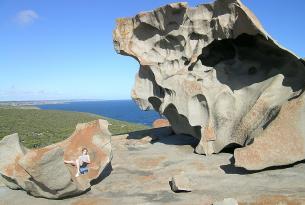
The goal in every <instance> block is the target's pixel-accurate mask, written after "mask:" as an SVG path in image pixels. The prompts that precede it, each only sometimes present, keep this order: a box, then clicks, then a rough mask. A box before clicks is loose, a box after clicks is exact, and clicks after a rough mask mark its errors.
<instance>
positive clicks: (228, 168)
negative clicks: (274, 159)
mask: <svg viewBox="0 0 305 205" xmlns="http://www.w3.org/2000/svg"><path fill="white" fill-rule="evenodd" d="M303 163H305V160H302V161H298V162H295V163H293V164H290V165H282V166H273V167H268V168H265V169H262V170H254V171H253V170H251V171H250V170H247V169H245V168H243V167H236V166H235V165H234V164H235V159H234V157H232V158H231V159H230V164H227V165H220V168H221V169H222V170H223V171H224V172H225V173H226V174H239V175H247V174H255V173H260V172H264V171H271V170H278V169H279V170H280V169H287V168H292V167H294V166H296V165H298V164H303Z"/></svg>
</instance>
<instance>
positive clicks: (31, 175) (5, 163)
mask: <svg viewBox="0 0 305 205" xmlns="http://www.w3.org/2000/svg"><path fill="white" fill-rule="evenodd" d="M84 147H86V148H87V149H88V151H89V155H90V158H91V162H92V163H91V164H89V165H88V166H89V172H88V173H87V174H85V175H81V176H79V177H77V178H75V177H74V176H75V174H76V168H75V167H72V166H69V165H66V164H64V159H65V160H75V159H77V158H78V156H79V155H80V154H81V150H82V148H84ZM0 156H1V160H0V174H1V175H0V176H1V178H2V180H3V182H4V183H5V185H6V186H8V187H9V188H11V189H23V190H25V191H26V192H28V193H29V194H31V195H33V196H36V197H45V198H54V199H55V198H63V197H68V196H73V195H79V194H81V193H83V192H85V191H87V190H88V189H89V188H90V186H91V183H92V182H94V181H96V180H99V178H100V177H102V175H101V174H102V172H103V170H105V169H106V168H107V166H108V165H110V161H111V158H112V151H111V143H110V132H109V131H108V122H107V121H105V120H96V121H93V122H90V123H84V124H78V125H77V126H76V130H75V131H74V133H73V134H72V135H71V136H70V137H69V138H68V139H66V140H64V141H62V142H60V143H57V144H53V145H50V146H47V147H44V148H39V149H33V150H29V149H27V148H25V147H24V146H23V145H22V144H20V142H19V137H18V134H13V135H9V136H6V137H4V138H3V139H2V140H1V141H0Z"/></svg>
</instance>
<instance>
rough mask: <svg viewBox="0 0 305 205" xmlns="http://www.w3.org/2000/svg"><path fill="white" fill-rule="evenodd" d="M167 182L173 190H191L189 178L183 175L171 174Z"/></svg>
mask: <svg viewBox="0 0 305 205" xmlns="http://www.w3.org/2000/svg"><path fill="white" fill-rule="evenodd" d="M169 184H170V186H171V189H172V191H173V192H190V191H192V189H191V183H190V180H189V179H188V178H187V177H186V176H185V175H176V176H173V177H172V178H171V180H170V181H169Z"/></svg>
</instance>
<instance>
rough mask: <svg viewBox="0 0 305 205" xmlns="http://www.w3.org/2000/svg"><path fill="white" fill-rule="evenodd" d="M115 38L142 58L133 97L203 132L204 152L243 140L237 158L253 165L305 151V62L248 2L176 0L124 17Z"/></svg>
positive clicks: (200, 148)
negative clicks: (275, 37)
mask: <svg viewBox="0 0 305 205" xmlns="http://www.w3.org/2000/svg"><path fill="white" fill-rule="evenodd" d="M113 39H114V45H115V49H116V51H117V52H118V53H120V54H122V55H128V56H132V57H133V58H135V59H136V60H137V61H138V62H139V64H140V69H139V72H138V74H137V76H136V82H135V85H134V88H133V90H132V98H133V99H134V100H135V102H136V103H137V104H138V105H139V107H140V108H141V109H143V110H148V109H155V110H156V111H158V112H159V113H160V114H162V115H164V116H165V117H166V118H167V119H168V120H169V122H170V124H171V125H172V128H173V130H174V131H175V132H176V133H183V134H188V135H192V136H194V137H196V138H198V139H199V140H200V142H199V144H198V145H197V147H196V149H195V151H196V152H197V153H199V154H212V153H218V152H220V151H221V150H222V149H224V148H226V147H230V146H240V147H242V148H239V149H236V150H235V154H236V156H237V157H236V158H235V160H236V165H238V166H242V167H245V168H247V169H253V170H255V169H263V168H265V167H269V166H275V165H284V164H290V163H293V162H295V161H299V160H302V159H304V158H305V142H304V139H305V133H304V130H303V128H302V126H301V123H302V122H303V123H304V119H303V118H304V117H303V115H304V103H303V101H304V97H303V95H302V91H303V89H304V85H305V62H304V60H302V59H300V58H299V57H297V56H296V55H294V54H293V53H292V52H290V51H289V50H287V49H285V48H283V47H282V46H280V45H279V44H278V43H277V42H275V41H274V40H273V39H272V38H271V37H270V36H269V35H268V33H267V32H266V31H265V30H264V29H263V27H262V25H261V24H260V22H259V21H258V20H257V18H256V17H255V16H254V15H253V13H252V12H251V11H250V10H249V9H248V8H247V7H245V6H244V5H243V4H242V3H241V1H239V0H217V1H215V2H214V3H212V4H202V5H198V6H197V7H195V8H190V7H188V6H187V4H186V3H174V4H170V5H166V6H163V7H160V8H157V9H156V10H154V11H150V12H143V13H140V14H138V15H136V16H134V17H132V18H122V19H118V20H117V27H116V29H115V30H114V33H113ZM296 101H297V102H296ZM295 104H297V105H298V106H297V105H295ZM283 107H284V108H285V110H286V111H285V110H281V109H282V108H283ZM287 109H288V110H287ZM289 109H292V110H291V111H292V112H290V111H289ZM288 114H290V115H293V116H291V118H287V120H288V119H294V120H297V121H294V122H290V123H291V124H293V129H292V128H291V127H289V126H287V125H285V119H286V115H288ZM279 117H281V120H280V119H277V118H279ZM276 128H281V129H276ZM288 129H289V130H288ZM271 130H272V131H271ZM284 130H285V131H284ZM279 145H280V146H279ZM283 149H284V150H283ZM261 150H263V152H261V153H260V154H258V152H260V151H261ZM275 153H276V154H275ZM281 153H282V154H281ZM282 155H285V157H283V156H282ZM279 158H281V159H279Z"/></svg>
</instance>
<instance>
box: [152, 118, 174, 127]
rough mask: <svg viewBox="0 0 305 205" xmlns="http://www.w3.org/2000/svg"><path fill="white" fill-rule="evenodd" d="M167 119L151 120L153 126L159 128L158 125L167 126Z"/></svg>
mask: <svg viewBox="0 0 305 205" xmlns="http://www.w3.org/2000/svg"><path fill="white" fill-rule="evenodd" d="M169 126H170V124H169V121H168V120H167V119H156V120H155V121H154V122H153V128H160V127H169Z"/></svg>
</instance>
